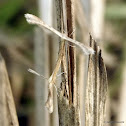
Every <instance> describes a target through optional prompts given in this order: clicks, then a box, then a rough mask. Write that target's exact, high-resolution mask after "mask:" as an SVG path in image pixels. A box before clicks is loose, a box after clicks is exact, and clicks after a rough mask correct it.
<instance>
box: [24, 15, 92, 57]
mask: <svg viewBox="0 0 126 126" xmlns="http://www.w3.org/2000/svg"><path fill="white" fill-rule="evenodd" d="M25 18H26V20H27V22H28V23H29V24H36V25H38V26H40V27H45V28H46V29H48V30H50V31H52V32H53V33H55V34H56V35H58V36H59V37H61V38H62V39H64V40H66V41H69V42H71V43H73V44H75V45H76V46H78V47H80V48H81V49H82V51H83V52H84V53H85V54H86V55H89V54H94V50H93V49H92V48H91V47H88V46H85V45H84V44H82V43H81V42H78V41H76V40H74V39H71V38H69V37H68V36H66V35H65V34H62V33H60V32H59V31H57V30H55V29H54V28H53V27H50V26H48V25H47V24H45V23H44V22H43V21H42V20H41V19H39V18H38V17H36V16H34V15H32V14H25Z"/></svg>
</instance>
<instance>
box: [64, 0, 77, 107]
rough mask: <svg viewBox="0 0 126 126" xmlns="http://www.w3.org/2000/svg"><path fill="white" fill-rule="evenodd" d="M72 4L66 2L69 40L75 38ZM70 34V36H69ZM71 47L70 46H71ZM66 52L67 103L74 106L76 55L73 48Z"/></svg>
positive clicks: (75, 100) (70, 0) (69, 0)
mask: <svg viewBox="0 0 126 126" xmlns="http://www.w3.org/2000/svg"><path fill="white" fill-rule="evenodd" d="M73 9H74V4H73V0H66V10H67V32H68V33H67V35H68V37H70V38H73V39H74V38H75V33H72V32H73V31H74V26H75V21H74V10H73ZM71 33H72V34H71ZM71 45H72V44H71ZM67 52H68V85H69V98H70V100H69V102H70V105H71V104H72V103H73V104H74V105H75V106H76V102H77V99H76V93H77V92H76V89H77V87H76V54H75V48H74V47H72V46H69V45H68V47H67Z"/></svg>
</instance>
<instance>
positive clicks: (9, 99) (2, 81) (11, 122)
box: [0, 55, 19, 126]
mask: <svg viewBox="0 0 126 126" xmlns="http://www.w3.org/2000/svg"><path fill="white" fill-rule="evenodd" d="M0 126H19V124H18V119H17V114H16V109H15V104H14V99H13V95H12V91H11V86H10V82H9V78H8V74H7V70H6V66H5V62H4V59H3V58H2V56H1V55H0Z"/></svg>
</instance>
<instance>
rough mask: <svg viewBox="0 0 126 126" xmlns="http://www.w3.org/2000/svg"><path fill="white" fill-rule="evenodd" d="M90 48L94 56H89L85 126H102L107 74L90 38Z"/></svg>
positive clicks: (95, 45)
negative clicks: (93, 51)
mask: <svg viewBox="0 0 126 126" xmlns="http://www.w3.org/2000/svg"><path fill="white" fill-rule="evenodd" d="M90 46H91V47H92V48H93V49H94V50H95V54H94V55H90V56H89V64H88V82H87V87H86V104H85V107H86V114H85V123H86V125H85V126H103V125H104V121H105V120H104V116H105V104H106V97H107V86H108V82H107V73H106V68H105V64H104V61H103V59H102V56H101V50H100V49H99V47H98V46H97V43H96V42H95V41H94V40H93V39H92V37H91V36H90Z"/></svg>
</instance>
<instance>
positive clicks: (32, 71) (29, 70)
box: [28, 68, 48, 80]
mask: <svg viewBox="0 0 126 126" xmlns="http://www.w3.org/2000/svg"><path fill="white" fill-rule="evenodd" d="M28 72H30V73H32V74H35V75H37V76H40V77H43V78H44V79H45V80H48V78H46V77H45V76H43V75H41V74H39V73H37V72H36V71H34V70H32V69H30V68H29V69H28Z"/></svg>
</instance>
